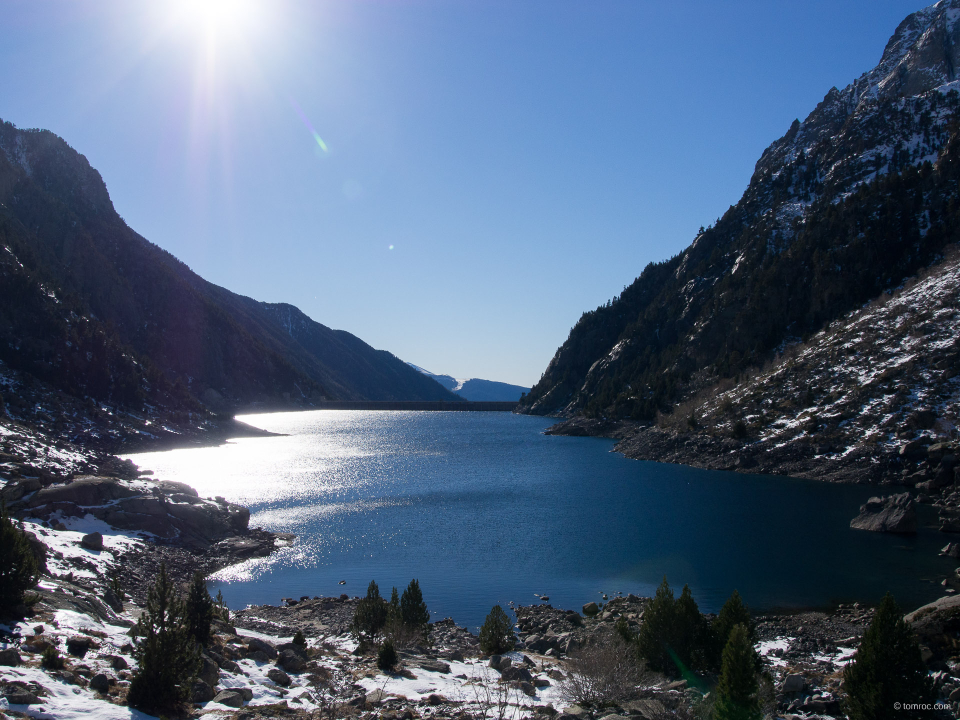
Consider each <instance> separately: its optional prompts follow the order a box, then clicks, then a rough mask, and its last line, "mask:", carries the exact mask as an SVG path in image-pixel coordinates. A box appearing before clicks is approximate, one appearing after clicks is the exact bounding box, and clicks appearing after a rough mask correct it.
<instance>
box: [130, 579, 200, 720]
mask: <svg viewBox="0 0 960 720" xmlns="http://www.w3.org/2000/svg"><path fill="white" fill-rule="evenodd" d="M137 635H138V637H139V638H140V639H139V641H138V642H137V647H136V649H135V650H134V652H133V654H134V657H135V658H136V660H137V665H138V668H137V671H136V672H135V673H134V675H133V679H132V680H131V681H130V692H129V694H128V695H127V702H128V704H129V705H130V707H132V708H136V709H138V710H144V711H146V712H157V711H173V710H176V709H177V706H178V705H180V704H181V703H182V702H183V701H184V700H186V699H187V697H188V696H189V691H190V685H189V680H190V678H192V677H194V676H195V675H196V673H197V671H198V669H199V664H200V657H199V653H198V652H197V644H196V643H195V642H194V640H193V637H192V636H191V635H190V632H189V629H188V627H187V623H186V609H185V607H184V603H183V601H182V600H181V599H180V597H179V596H178V595H177V593H176V591H175V589H174V587H173V583H171V582H170V580H169V578H167V568H166V566H165V565H161V566H160V574H159V575H158V576H157V581H156V583H155V584H154V586H153V587H152V588H150V592H149V593H148V594H147V605H146V607H145V608H144V611H143V614H142V615H141V616H140V619H139V620H138V621H137Z"/></svg>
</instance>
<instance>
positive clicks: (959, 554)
mask: <svg viewBox="0 0 960 720" xmlns="http://www.w3.org/2000/svg"><path fill="white" fill-rule="evenodd" d="M940 554H941V555H946V556H948V557H952V558H953V559H955V560H960V543H955V542H952V543H947V544H946V545H944V547H943V550H941V551H940Z"/></svg>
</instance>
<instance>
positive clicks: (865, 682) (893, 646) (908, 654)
mask: <svg viewBox="0 0 960 720" xmlns="http://www.w3.org/2000/svg"><path fill="white" fill-rule="evenodd" d="M843 689H844V690H845V691H846V693H847V708H846V710H847V713H848V715H849V716H850V718H851V720H868V719H869V720H887V719H888V718H889V719H891V720H892V719H893V718H921V717H929V715H930V712H929V711H928V710H904V709H903V705H911V704H923V703H932V702H933V700H934V697H935V693H934V690H933V685H932V684H931V683H930V681H929V679H928V677H927V668H926V666H925V665H924V664H923V658H922V657H921V655H920V646H919V645H918V644H917V639H916V637H915V636H914V634H913V631H912V630H911V629H910V627H909V626H908V625H907V623H906V622H905V621H904V619H903V615H902V613H901V611H900V607H899V606H898V605H897V603H896V601H895V600H894V599H893V596H891V595H890V593H887V594H886V595H885V596H884V598H883V600H882V601H881V602H880V606H879V607H878V608H877V613H876V615H874V616H873V620H872V621H871V623H870V627H868V628H867V631H866V632H865V633H864V634H863V639H862V640H861V641H860V647H859V648H858V649H857V654H856V655H854V656H853V661H852V662H851V663H850V664H849V665H848V666H847V667H846V669H845V670H844V671H843ZM895 703H897V704H899V705H896V706H895Z"/></svg>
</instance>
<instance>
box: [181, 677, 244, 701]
mask: <svg viewBox="0 0 960 720" xmlns="http://www.w3.org/2000/svg"><path fill="white" fill-rule="evenodd" d="M216 696H217V691H216V690H214V689H213V688H212V687H210V685H209V684H208V683H205V682H204V681H203V680H194V681H193V683H192V684H191V685H190V702H192V703H206V702H210V701H211V700H213V699H214V698H215V697H216ZM224 704H226V703H224ZM242 704H243V703H241V705H242ZM238 707H239V706H238Z"/></svg>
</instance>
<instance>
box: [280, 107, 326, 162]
mask: <svg viewBox="0 0 960 720" xmlns="http://www.w3.org/2000/svg"><path fill="white" fill-rule="evenodd" d="M290 104H291V105H293V109H294V110H296V111H297V115H299V116H300V119H301V120H302V121H303V124H304V125H305V126H306V128H307V130H309V131H310V134H311V135H313V139H314V140H316V141H317V145H319V146H320V149H321V150H323V151H324V152H325V153H328V152H330V150H329V149H327V144H326V143H325V142H324V141H323V138H322V137H320V133H318V132H317V131H316V130H314V129H313V125H311V124H310V121H309V120H308V119H307V116H306V115H305V114H304V112H303V110H302V109H301V108H300V106H299V105H298V104H297V101H296V100H294V99H293V98H290Z"/></svg>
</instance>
